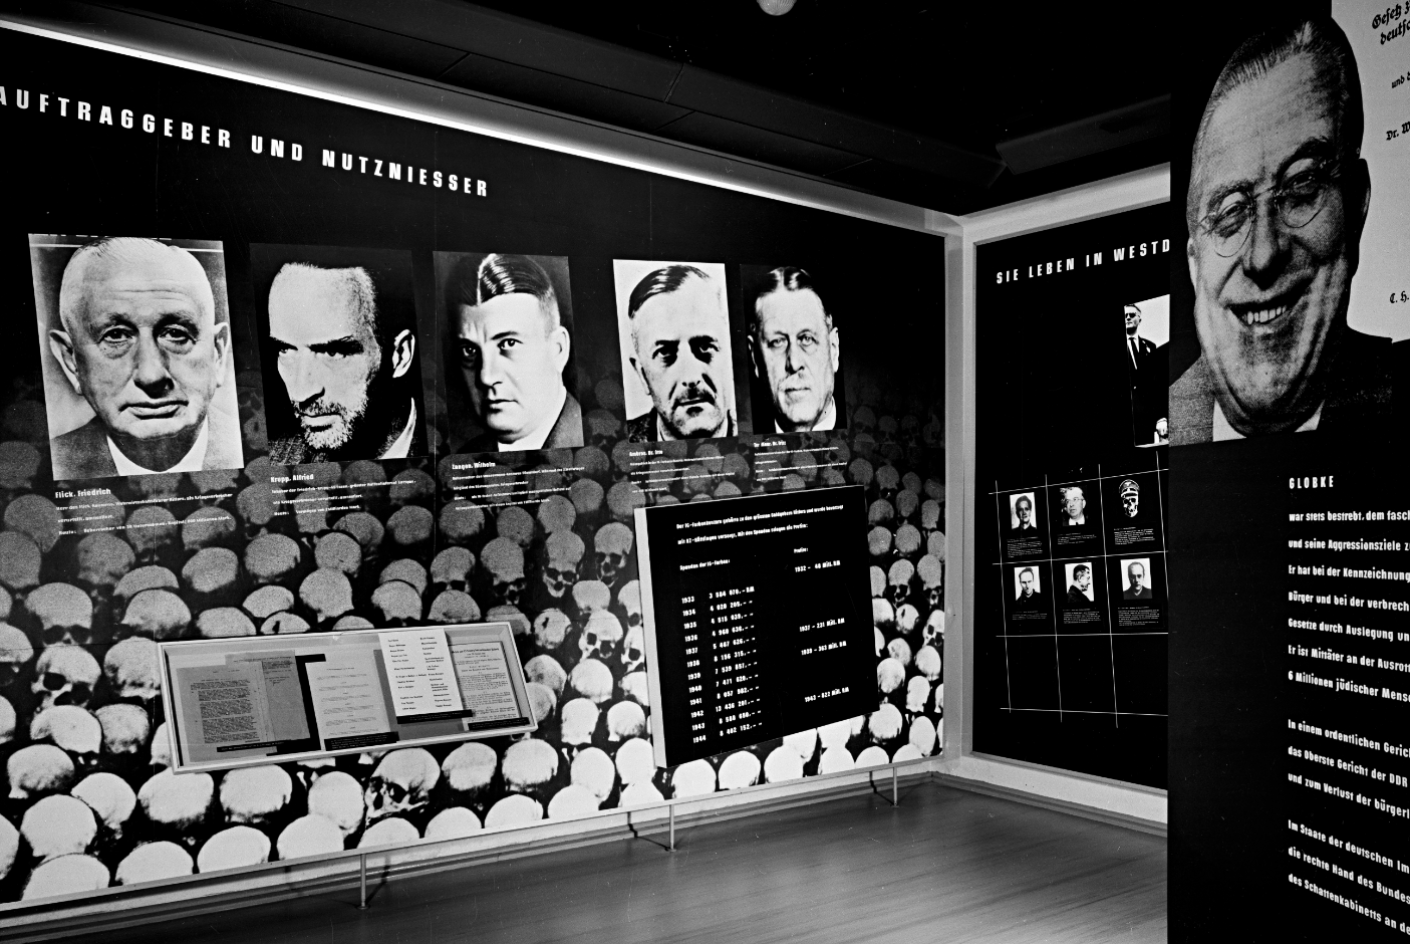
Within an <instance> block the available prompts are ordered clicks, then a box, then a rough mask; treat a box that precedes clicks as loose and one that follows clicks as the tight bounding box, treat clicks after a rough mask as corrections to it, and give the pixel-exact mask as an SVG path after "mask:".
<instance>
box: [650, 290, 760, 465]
mask: <svg viewBox="0 0 1410 944" xmlns="http://www.w3.org/2000/svg"><path fill="white" fill-rule="evenodd" d="M722 291H723V287H722V286H720V285H718V284H716V280H715V279H713V278H711V277H710V276H709V275H707V274H706V273H705V272H704V271H702V270H701V269H699V268H697V267H695V266H691V265H670V266H664V267H662V268H660V269H657V270H655V271H653V272H650V273H648V274H647V275H646V276H645V277H644V278H642V280H641V281H640V282H638V283H637V285H636V287H635V288H633V289H632V292H631V296H630V297H629V299H628V301H627V318H628V320H629V321H630V322H631V334H632V343H631V351H632V353H631V367H632V369H633V370H635V371H636V373H637V375H638V376H639V377H640V378H641V382H642V384H643V385H644V386H645V387H646V390H647V393H649V394H650V395H651V403H652V409H650V410H648V411H646V412H645V413H643V414H641V415H640V416H633V417H630V418H629V419H628V421H627V439H628V440H629V441H631V442H659V441H662V440H669V439H717V438H721V437H727V436H733V435H734V434H735V433H736V431H737V430H736V425H735V415H734V410H733V407H732V401H733V391H734V368H733V365H732V364H730V360H729V311H728V309H727V308H726V307H725V302H724V296H723V294H722Z"/></svg>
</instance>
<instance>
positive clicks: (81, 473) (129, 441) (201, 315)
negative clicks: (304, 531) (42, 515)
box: [35, 236, 244, 480]
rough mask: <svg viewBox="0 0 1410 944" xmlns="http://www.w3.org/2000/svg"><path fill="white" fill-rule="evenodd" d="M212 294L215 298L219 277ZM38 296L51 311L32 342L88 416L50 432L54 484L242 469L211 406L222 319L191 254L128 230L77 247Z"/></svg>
mask: <svg viewBox="0 0 1410 944" xmlns="http://www.w3.org/2000/svg"><path fill="white" fill-rule="evenodd" d="M56 248H58V247H56ZM45 251H52V250H45V249H43V248H41V247H36V250H35V252H36V254H38V253H41V252H45ZM36 264H37V265H38V258H37V255H36ZM38 274H39V273H38V270H37V271H36V275H37V276H38ZM36 287H37V288H38V287H40V279H39V278H36ZM220 290H221V292H222V300H223V292H224V284H223V280H222V283H221V285H220ZM42 291H43V289H42V288H41V292H42ZM39 301H40V310H41V312H43V311H45V310H46V309H48V310H50V311H56V312H57V316H58V317H57V318H56V319H55V318H51V319H50V324H49V326H48V329H47V337H45V338H44V339H43V340H44V341H45V342H47V344H48V347H49V351H50V352H51V353H52V354H53V356H54V359H55V361H57V363H58V366H59V369H60V371H61V372H62V374H63V379H64V380H65V381H66V382H67V385H68V387H69V388H71V389H72V391H73V393H74V394H76V395H77V397H81V398H82V399H83V400H84V401H86V402H87V405H88V406H89V407H91V409H92V412H93V416H92V418H91V419H89V420H88V421H87V422H85V423H84V424H83V425H81V426H78V427H77V428H76V429H70V430H68V431H67V432H64V433H62V434H61V435H57V436H54V437H53V438H51V439H50V441H49V442H50V452H51V455H52V458H53V468H54V478H55V479H58V480H65V479H87V478H101V477H106V476H116V475H146V474H152V473H158V472H194V471H199V470H202V469H238V468H241V467H243V465H244V458H243V454H242V450H241V446H240V431H239V424H238V420H237V419H236V418H235V417H234V416H233V414H232V415H231V416H228V417H221V420H222V421H220V422H218V421H217V417H216V414H217V412H218V411H216V410H213V409H212V403H213V401H214V400H215V398H216V395H217V391H219V390H220V389H221V388H222V386H224V385H225V384H226V383H227V382H228V380H229V379H230V378H231V375H232V373H233V371H232V369H231V361H230V358H231V352H230V351H231V344H230V325H229V323H228V320H227V318H226V316H225V314H224V310H223V305H221V306H217V304H216V299H215V293H214V290H213V289H212V286H211V280H210V277H209V276H208V274H207V272H206V269H205V268H204V267H203V266H202V265H201V263H200V262H199V261H198V260H197V259H196V257H195V256H194V255H193V254H192V253H191V252H189V251H187V250H186V249H184V248H181V247H179V246H175V245H170V244H168V243H163V242H158V241H157V240H153V239H146V238H141V237H136V236H116V237H106V238H103V239H98V240H96V241H92V242H88V243H86V244H84V245H82V246H80V247H79V248H78V249H77V250H76V251H74V253H73V254H72V255H71V256H70V257H69V258H68V261H67V264H66V265H65V266H64V269H63V274H62V278H61V279H60V280H59V286H58V292H57V303H56V304H55V301H54V299H53V298H41V299H40V300H39ZM228 392H229V391H227V393H228ZM50 409H51V412H52V411H53V409H54V406H53V405H51V406H50Z"/></svg>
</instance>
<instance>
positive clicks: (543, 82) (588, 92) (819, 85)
mask: <svg viewBox="0 0 1410 944" xmlns="http://www.w3.org/2000/svg"><path fill="white" fill-rule="evenodd" d="M102 5H105V6H120V7H123V8H125V9H129V10H134V9H135V10H141V11H144V12H147V13H153V14H156V15H159V16H161V17H163V18H170V19H177V20H183V21H186V22H191V23H196V24H199V25H202V26H205V27H212V28H216V29H220V30H225V31H229V32H234V33H239V34H243V35H247V36H252V37H257V38H260V39H264V40H269V41H273V42H278V43H282V44H286V45H290V46H295V47H298V48H302V49H307V50H311V51H314V52H319V53H323V54H327V55H334V56H338V57H340V58H344V59H349V60H353V61H357V62H362V63H368V64H371V65H375V66H379V67H382V68H386V69H392V70H395V71H399V72H404V73H409V74H413V75H417V76H421V77H425V78H433V79H436V80H437V81H440V82H444V83H448V84H451V85H456V86H461V87H464V88H468V89H473V90H476V91H479V92H486V93H489V94H492V95H497V96H502V97H505V98H509V99H513V100H516V101H521V102H524V103H527V104H530V105H536V106H540V107H545V108H551V109H554V110H557V111H560V112H565V113H568V114H572V115H576V116H580V117H585V118H590V119H595V120H598V121H603V122H606V123H609V124H614V125H619V126H624V127H628V128H631V129H633V130H640V131H647V132H650V133H652V134H655V135H659V136H661V137H664V138H669V139H673V140H677V141H682V142H686V143H689V144H694V145H699V146H704V147H709V148H711V149H714V150H718V151H723V152H726V153H729V154H734V155H738V156H741V157H746V158H751V159H754V160H759V161H763V162H765V163H769V164H774V165H777V166H781V167H786V168H789V169H791V170H795V171H799V172H802V173H806V174H810V175H813V176H818V177H824V178H827V179H830V180H833V181H836V182H837V183H840V184H843V185H845V186H849V187H854V188H857V189H861V190H866V191H870V192H873V193H877V194H880V195H882V196H886V197H890V198H893V199H897V200H902V201H905V202H907V203H914V204H919V205H922V206H926V207H929V208H932V209H937V210H942V211H945V212H949V213H968V212H973V211H975V210H978V209H982V208H985V207H991V206H996V205H999V204H1003V203H1008V202H1010V201H1013V200H1017V199H1021V198H1023V197H1028V196H1033V195H1036V194H1041V193H1046V192H1050V191H1053V190H1058V189H1062V188H1065V187H1070V186H1075V185H1077V184H1081V183H1086V182H1089V181H1093V180H1098V179H1101V178H1103V177H1108V176H1111V175H1113V174H1118V173H1123V172H1125V171H1130V170H1135V169H1138V168H1141V167H1147V166H1151V165H1153V164H1159V163H1163V162H1165V161H1166V160H1168V159H1169V145H1170V137H1169V81H1168V76H1169V75H1170V68H1169V66H1170V61H1169V56H1168V53H1167V52H1166V51H1165V44H1163V43H1160V42H1158V41H1155V42H1151V41H1142V42H1141V43H1139V44H1132V43H1131V42H1130V41H1129V39H1123V37H1128V38H1129V37H1131V36H1136V37H1141V36H1145V37H1152V36H1159V35H1160V33H1159V31H1160V29H1161V26H1160V24H1161V21H1162V17H1163V15H1164V14H1163V12H1162V11H1160V10H1159V9H1157V8H1150V10H1151V12H1149V13H1146V12H1135V11H1133V8H1139V7H1140V6H1141V5H1132V4H1126V5H1122V6H1121V7H1117V8H1105V7H1100V6H1095V5H1077V4H1063V5H1061V6H1056V5H1048V6H1045V7H1038V6H1034V7H1030V6H1028V5H1013V4H1003V3H970V4H958V3H950V4H941V3H939V2H935V0H890V2H885V3H875V2H873V3H867V4H861V3H856V2H850V3H848V2H842V0H797V4H796V6H795V7H794V8H793V10H792V11H791V12H789V13H787V14H785V15H783V16H769V15H767V14H766V13H764V12H763V11H762V10H761V9H760V8H759V5H758V4H757V3H756V2H755V0H666V2H662V0H652V2H647V0H601V2H597V3H571V4H568V3H549V2H543V0H483V2H481V3H477V4H471V3H467V2H463V0H205V2H200V3H195V2H191V0H133V2H128V3H122V4H117V3H104V4H102ZM1117 30H1119V31H1120V35H1117V32H1116V31H1117Z"/></svg>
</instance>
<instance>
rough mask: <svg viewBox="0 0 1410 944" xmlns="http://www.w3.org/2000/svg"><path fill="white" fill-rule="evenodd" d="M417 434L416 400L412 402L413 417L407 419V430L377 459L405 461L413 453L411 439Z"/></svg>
mask: <svg viewBox="0 0 1410 944" xmlns="http://www.w3.org/2000/svg"><path fill="white" fill-rule="evenodd" d="M415 433H416V400H415V399H414V398H413V399H412V401H411V415H410V416H409V417H407V420H406V428H405V429H403V430H402V431H401V435H400V436H398V437H397V440H396V442H394V443H392V445H391V446H390V447H389V448H388V449H387V451H386V452H384V453H382V454H381V455H380V456H378V457H377V458H379V459H405V458H406V457H407V456H408V455H409V454H410V453H411V437H412V436H413V435H415Z"/></svg>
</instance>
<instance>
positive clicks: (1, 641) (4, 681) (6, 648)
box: [0, 623, 34, 689]
mask: <svg viewBox="0 0 1410 944" xmlns="http://www.w3.org/2000/svg"><path fill="white" fill-rule="evenodd" d="M33 658H34V646H33V645H31V644H30V641H29V637H28V636H26V635H25V634H24V632H23V631H22V630H19V629H16V628H15V627H13V626H11V625H10V624H9V623H0V689H3V688H7V687H8V686H10V685H11V684H13V683H14V682H15V681H16V680H18V679H19V678H20V676H21V675H22V674H23V673H24V667H25V663H27V662H28V661H29V660H30V659H33Z"/></svg>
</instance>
